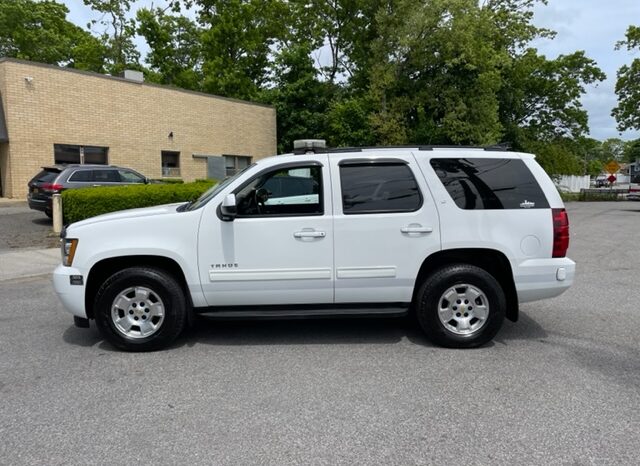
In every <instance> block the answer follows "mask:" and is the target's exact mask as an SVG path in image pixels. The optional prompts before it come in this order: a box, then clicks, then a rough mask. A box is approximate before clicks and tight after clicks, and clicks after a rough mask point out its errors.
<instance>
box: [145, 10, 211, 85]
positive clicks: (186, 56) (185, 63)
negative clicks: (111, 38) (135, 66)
mask: <svg viewBox="0 0 640 466" xmlns="http://www.w3.org/2000/svg"><path fill="white" fill-rule="evenodd" d="M136 19H137V33H138V34H140V35H141V36H142V37H144V39H145V40H146V41H147V45H149V48H150V51H149V54H148V55H147V57H146V60H145V61H146V62H147V63H148V64H149V65H150V66H151V70H150V71H151V72H152V73H155V75H154V76H152V77H151V79H152V80H153V81H154V82H157V83H159V84H170V85H174V86H177V87H181V88H183V89H191V90H201V89H202V80H203V74H202V44H201V34H202V30H201V29H200V28H199V26H198V25H197V24H196V23H195V22H193V21H191V20H190V19H189V18H187V17H185V16H180V15H171V14H167V12H166V10H165V9H161V8H156V9H147V8H143V9H140V10H138V12H137V14H136Z"/></svg>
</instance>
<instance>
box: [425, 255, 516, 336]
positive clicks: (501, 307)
mask: <svg viewBox="0 0 640 466" xmlns="http://www.w3.org/2000/svg"><path fill="white" fill-rule="evenodd" d="M416 307H417V317H418V321H419V322H420V326H421V327H422V329H423V330H424V332H425V333H426V334H427V337H429V339H430V340H432V341H433V342H434V343H436V344H438V345H441V346H446V347H449V348H472V347H476V346H480V345H483V344H485V343H487V342H489V341H491V339H493V337H494V336H495V335H496V333H498V330H500V327H502V322H503V321H504V315H505V308H506V299H505V295H504V291H503V290H502V287H501V286H500V283H498V281H497V280H496V279H495V278H494V277H493V276H492V275H491V274H489V273H488V272H487V271H485V270H483V269H481V268H479V267H476V266H473V265H468V264H454V265H449V266H446V267H443V268H441V269H439V270H437V271H436V272H434V273H433V274H431V275H430V276H429V277H427V279H426V280H425V281H424V283H423V284H422V286H421V287H420V290H419V292H418V296H417V306H416Z"/></svg>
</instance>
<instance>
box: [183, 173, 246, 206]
mask: <svg viewBox="0 0 640 466" xmlns="http://www.w3.org/2000/svg"><path fill="white" fill-rule="evenodd" d="M254 165H255V163H252V164H251V165H249V166H248V167H245V168H243V169H242V170H241V171H239V172H238V173H236V174H235V175H233V176H230V177H228V178H225V179H224V180H222V181H221V182H220V183H218V184H217V185H215V186H213V187H212V188H211V189H209V190H208V191H206V192H205V193H204V194H202V196H200V197H199V198H198V199H196V200H195V201H193V203H191V204H188V205H187V206H186V208H185V209H184V210H196V209H199V208H200V207H202V206H203V205H205V204H206V203H207V202H209V201H210V200H211V199H213V198H214V197H215V196H216V194H218V193H219V192H220V191H222V190H223V189H224V188H226V187H227V186H228V185H229V184H230V183H231V182H232V181H234V180H235V179H236V178H238V177H239V176H240V175H242V174H243V173H244V172H246V171H247V170H248V169H250V168H251V167H253V166H254Z"/></svg>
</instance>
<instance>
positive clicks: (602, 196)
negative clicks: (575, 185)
mask: <svg viewBox="0 0 640 466" xmlns="http://www.w3.org/2000/svg"><path fill="white" fill-rule="evenodd" d="M578 200H579V201H589V202H592V201H620V200H621V198H620V196H619V195H618V193H616V192H607V191H601V192H594V191H588V190H583V191H580V195H579V197H578Z"/></svg>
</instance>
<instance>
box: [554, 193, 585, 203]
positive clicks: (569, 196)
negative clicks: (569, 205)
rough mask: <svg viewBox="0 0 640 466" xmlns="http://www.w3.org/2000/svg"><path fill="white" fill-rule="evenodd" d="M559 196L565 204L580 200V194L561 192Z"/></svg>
mask: <svg viewBox="0 0 640 466" xmlns="http://www.w3.org/2000/svg"><path fill="white" fill-rule="evenodd" d="M559 194H560V198H561V199H562V200H563V202H573V201H579V200H580V193H565V192H562V191H559Z"/></svg>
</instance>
